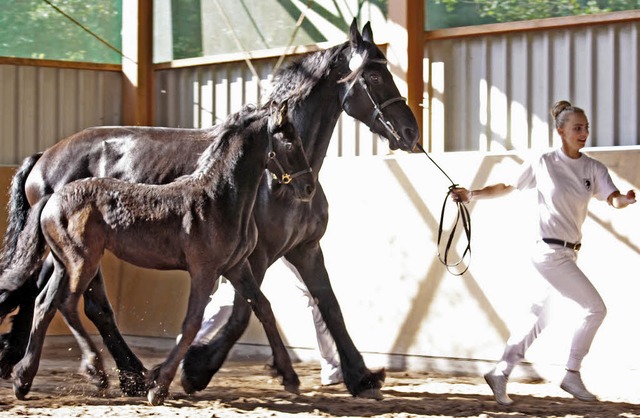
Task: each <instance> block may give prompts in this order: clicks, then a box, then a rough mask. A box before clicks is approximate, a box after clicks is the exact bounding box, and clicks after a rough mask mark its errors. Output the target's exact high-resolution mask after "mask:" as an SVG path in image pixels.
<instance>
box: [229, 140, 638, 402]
mask: <svg viewBox="0 0 640 418" xmlns="http://www.w3.org/2000/svg"><path fill="white" fill-rule="evenodd" d="M590 154H591V155H593V156H595V157H596V158H598V159H600V160H602V161H603V162H605V163H606V164H607V165H608V166H609V167H610V170H611V173H612V175H613V177H614V180H615V182H616V184H617V185H618V186H619V187H620V189H621V190H624V191H626V190H628V189H629V188H635V189H636V190H637V189H638V187H639V186H640V175H639V174H638V172H637V169H636V168H635V167H637V164H638V163H639V162H640V149H626V150H617V151H607V150H601V151H594V152H591V153H590ZM433 157H434V159H435V160H436V161H437V162H438V163H439V164H440V165H441V166H442V167H443V168H444V169H445V170H446V171H447V172H448V173H449V175H450V176H451V177H452V178H453V179H454V181H456V182H459V183H460V184H461V185H464V186H471V187H480V186H482V185H484V184H487V183H493V182H501V181H506V182H508V181H509V180H510V179H511V178H512V177H513V176H514V175H517V172H518V169H519V167H518V166H519V165H520V163H521V161H522V159H523V156H521V155H517V154H504V155H480V154H476V153H449V154H435V155H433ZM320 177H321V181H322V184H323V187H324V188H325V191H326V193H327V197H328V199H329V202H330V221H329V229H328V231H327V234H326V235H325V237H324V238H323V240H322V247H323V251H324V255H325V259H326V263H327V268H328V270H329V274H330V277H331V283H332V286H333V288H334V290H335V292H336V294H337V297H338V300H339V301H340V303H341V307H342V311H343V314H344V317H345V320H346V323H347V327H348V329H349V331H350V334H351V337H352V338H353V340H354V342H355V344H356V346H357V347H358V348H359V349H360V350H361V351H363V352H364V353H365V356H366V358H367V361H368V364H369V365H370V366H376V365H386V366H392V367H410V368H417V369H424V370H433V369H434V368H436V369H438V368H442V369H446V370H455V371H458V372H467V373H479V372H481V371H485V370H486V369H488V367H489V365H488V364H487V363H485V362H484V361H493V360H496V359H497V358H498V357H499V356H500V355H501V353H502V349H503V347H504V343H505V341H506V339H507V338H508V336H509V334H510V333H511V332H512V331H514V330H516V329H517V328H518V325H519V324H520V323H521V322H522V321H524V320H526V319H527V314H528V309H529V307H530V304H531V302H532V301H534V300H535V298H536V297H537V296H540V295H543V294H544V290H545V289H546V286H544V283H543V282H542V280H541V279H539V278H538V277H537V276H536V274H535V272H534V270H533V268H532V267H531V265H530V262H529V254H530V251H529V248H530V246H531V245H532V244H533V240H534V238H533V237H534V227H535V218H534V216H535V214H534V213H533V211H534V209H535V195H534V194H533V193H532V192H522V193H519V192H516V193H514V194H511V195H509V196H506V197H504V198H502V199H495V200H485V201H479V202H474V203H472V204H471V205H470V206H469V209H470V211H471V218H472V228H473V229H472V233H473V236H472V247H473V253H472V258H471V266H470V268H469V270H468V272H467V273H465V274H464V275H463V276H462V277H458V276H454V275H451V274H449V273H447V272H446V270H445V269H444V268H443V266H442V265H441V264H440V263H439V262H438V261H437V259H436V246H435V242H436V233H437V226H438V221H439V215H440V209H441V205H442V203H443V199H444V196H445V194H446V192H447V187H448V185H449V183H448V182H447V180H446V179H445V177H444V176H443V175H442V174H441V173H440V172H439V171H437V169H436V168H435V167H434V166H433V165H432V164H431V163H430V162H429V161H428V160H427V158H426V157H425V156H424V155H420V154H414V155H406V154H404V155H397V156H395V157H389V158H384V159H381V158H364V157H358V158H329V159H327V160H326V162H325V165H324V167H323V170H322V172H321V175H320ZM449 209H450V210H451V211H452V213H453V211H454V206H450V207H449ZM639 211H640V205H635V206H632V207H629V208H627V209H625V210H615V209H613V208H611V207H609V206H608V205H607V204H606V203H604V202H599V201H595V200H594V201H593V202H592V205H591V207H590V212H589V216H588V219H587V221H586V223H585V225H584V240H583V248H582V250H581V251H580V254H579V265H580V266H581V267H582V268H583V269H584V271H585V272H586V274H587V275H588V276H589V277H590V278H591V279H592V281H593V282H594V284H595V285H596V287H597V288H598V289H599V291H600V292H601V294H602V296H603V298H604V300H605V302H606V303H607V306H608V308H609V314H608V316H607V318H606V320H605V322H604V324H603V326H602V328H601V330H600V332H599V334H598V335H597V337H596V340H595V342H594V345H593V348H592V352H591V354H590V355H589V356H588V357H587V359H586V360H585V370H589V371H597V372H598V373H589V372H585V375H586V376H588V377H589V376H591V378H594V376H596V375H598V374H599V373H600V372H606V373H607V374H608V375H613V376H611V377H607V379H606V380H609V379H611V378H613V377H614V376H616V375H618V376H626V375H627V374H629V373H635V372H638V370H640V360H639V359H638V357H637V356H636V355H635V353H637V352H638V350H639V349H640V335H639V333H638V331H637V330H636V327H634V326H633V325H632V326H631V327H629V324H630V323H633V322H632V321H633V320H634V319H636V318H640V304H638V303H637V302H636V301H637V297H638V295H639V294H640V280H639V279H638V277H637V276H638V274H637V273H636V271H637V265H638V253H639V251H640V225H638V222H637V219H638V214H639ZM295 284H296V279H295V278H294V277H293V276H292V275H291V274H290V273H289V272H288V270H287V269H286V267H284V265H283V264H281V263H278V265H276V266H274V268H272V269H271V270H270V272H269V273H268V276H267V278H266V280H265V283H264V285H263V289H264V291H265V293H266V294H267V296H268V297H269V299H270V300H271V303H272V306H273V309H274V311H275V313H276V316H277V319H278V323H279V325H280V327H281V329H282V331H283V334H284V337H285V340H286V341H287V342H288V344H289V345H290V346H292V347H307V348H311V349H315V347H316V344H315V339H314V333H313V326H312V322H311V316H310V313H307V310H306V308H305V306H306V305H305V301H304V300H302V299H301V298H300V297H299V296H298V295H299V292H297V291H296V290H295ZM558 309H559V310H558V312H559V314H560V315H559V316H560V317H561V318H564V319H569V318H570V317H571V312H573V311H572V307H570V306H567V305H566V304H561V303H560V304H559V305H558ZM570 334H571V325H570V324H567V321H560V322H559V323H558V324H555V325H553V326H552V327H550V328H549V329H548V330H547V332H545V334H543V335H542V336H541V338H540V339H539V341H538V342H537V343H536V344H535V345H534V346H533V347H532V349H531V350H530V352H529V353H528V356H527V357H528V360H529V361H531V362H533V363H534V366H535V367H534V369H535V370H536V371H537V372H538V373H541V374H542V375H543V376H546V377H553V376H554V373H557V372H558V370H561V369H562V367H563V365H564V362H565V360H566V357H567V355H568V344H569V342H570V336H571V335H570ZM242 341H243V342H245V343H265V342H266V340H265V339H264V337H263V333H262V330H261V329H260V326H259V325H258V324H257V323H253V324H252V326H251V328H250V331H249V332H248V333H247V334H246V335H245V336H244V337H243V339H242ZM376 353H384V354H382V355H380V354H376ZM396 354H397V355H399V356H396ZM306 355H309V353H308V352H307V353H306ZM314 356H315V354H314ZM458 359H460V360H462V361H460V360H458ZM464 360H481V362H472V363H469V362H467V361H464ZM524 371H525V372H527V373H528V374H529V375H531V373H534V372H533V371H531V370H530V369H529V370H528V371H527V369H525V370H524ZM588 377H587V378H588ZM637 377H638V376H636V378H637ZM606 380H603V381H595V382H593V384H595V385H604V384H605V383H606ZM595 389H596V387H594V390H595ZM602 390H605V391H606V387H603V388H602ZM600 393H602V392H600Z"/></svg>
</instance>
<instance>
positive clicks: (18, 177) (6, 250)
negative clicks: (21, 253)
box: [0, 152, 42, 274]
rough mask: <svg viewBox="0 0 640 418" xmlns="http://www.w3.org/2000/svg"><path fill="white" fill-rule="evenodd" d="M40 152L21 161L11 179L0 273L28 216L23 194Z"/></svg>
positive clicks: (11, 253) (25, 199)
mask: <svg viewBox="0 0 640 418" xmlns="http://www.w3.org/2000/svg"><path fill="white" fill-rule="evenodd" d="M41 156H42V153H41V152H39V153H37V154H33V155H32V156H30V157H27V158H25V159H24V161H23V162H22V165H21V166H20V168H18V171H16V174H15V175H14V176H13V180H11V191H10V196H9V204H8V205H7V209H8V212H9V213H8V214H7V231H6V232H5V234H4V242H3V243H2V250H1V251H0V274H1V273H2V271H4V269H5V268H6V267H7V266H9V264H10V263H11V259H12V258H13V255H14V254H15V251H16V246H17V245H18V238H19V237H20V234H21V233H22V230H23V229H24V227H25V224H26V222H27V217H28V216H29V202H28V201H27V195H26V194H25V190H24V188H25V184H26V182H27V176H29V173H30V172H31V169H32V168H33V166H34V165H35V164H36V162H37V161H38V160H39V159H40V157H41Z"/></svg>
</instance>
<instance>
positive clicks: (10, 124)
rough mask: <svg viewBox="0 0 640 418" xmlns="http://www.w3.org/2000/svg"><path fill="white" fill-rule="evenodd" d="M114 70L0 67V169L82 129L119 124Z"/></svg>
mask: <svg viewBox="0 0 640 418" xmlns="http://www.w3.org/2000/svg"><path fill="white" fill-rule="evenodd" d="M121 90H122V77H121V75H120V73H118V72H113V71H95V70H78V69H65V68H50V67H35V66H16V65H0V135H1V138H0V164H19V163H20V162H21V161H22V159H23V158H25V157H27V156H28V155H31V154H33V153H35V152H37V151H42V150H44V149H46V148H48V147H50V146H51V145H53V144H54V143H55V142H57V141H59V140H60V139H62V138H64V137H65V136H68V135H70V134H72V133H74V132H77V131H80V130H81V129H83V128H86V127H89V126H97V125H118V124H121V120H122V117H121V106H122V103H121V102H122V100H121V96H122V94H121Z"/></svg>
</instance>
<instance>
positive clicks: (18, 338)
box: [0, 275, 39, 379]
mask: <svg viewBox="0 0 640 418" xmlns="http://www.w3.org/2000/svg"><path fill="white" fill-rule="evenodd" d="M35 276H36V275H34V276H33V277H31V278H29V279H28V280H27V282H26V283H25V284H24V285H23V286H22V287H21V288H20V289H19V290H17V291H16V297H19V298H20V308H19V310H18V313H16V314H15V315H13V317H12V318H11V329H10V330H9V332H7V333H5V334H2V335H1V336H0V377H1V378H3V379H9V378H10V377H11V372H12V371H13V367H14V366H15V365H16V363H18V362H19V361H20V359H21V358H22V357H23V356H24V353H25V350H26V349H27V343H28V342H29V333H30V332H31V322H32V321H33V307H34V305H35V301H36V296H38V291H39V290H38V288H37V287H36V279H35Z"/></svg>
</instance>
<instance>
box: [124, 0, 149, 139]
mask: <svg viewBox="0 0 640 418" xmlns="http://www.w3.org/2000/svg"><path fill="white" fill-rule="evenodd" d="M122 52H123V54H124V57H123V58H122V73H123V79H122V81H123V85H122V122H123V124H125V125H149V126H150V125H153V122H154V120H153V107H154V105H153V89H154V85H153V0H127V1H123V2H122Z"/></svg>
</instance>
